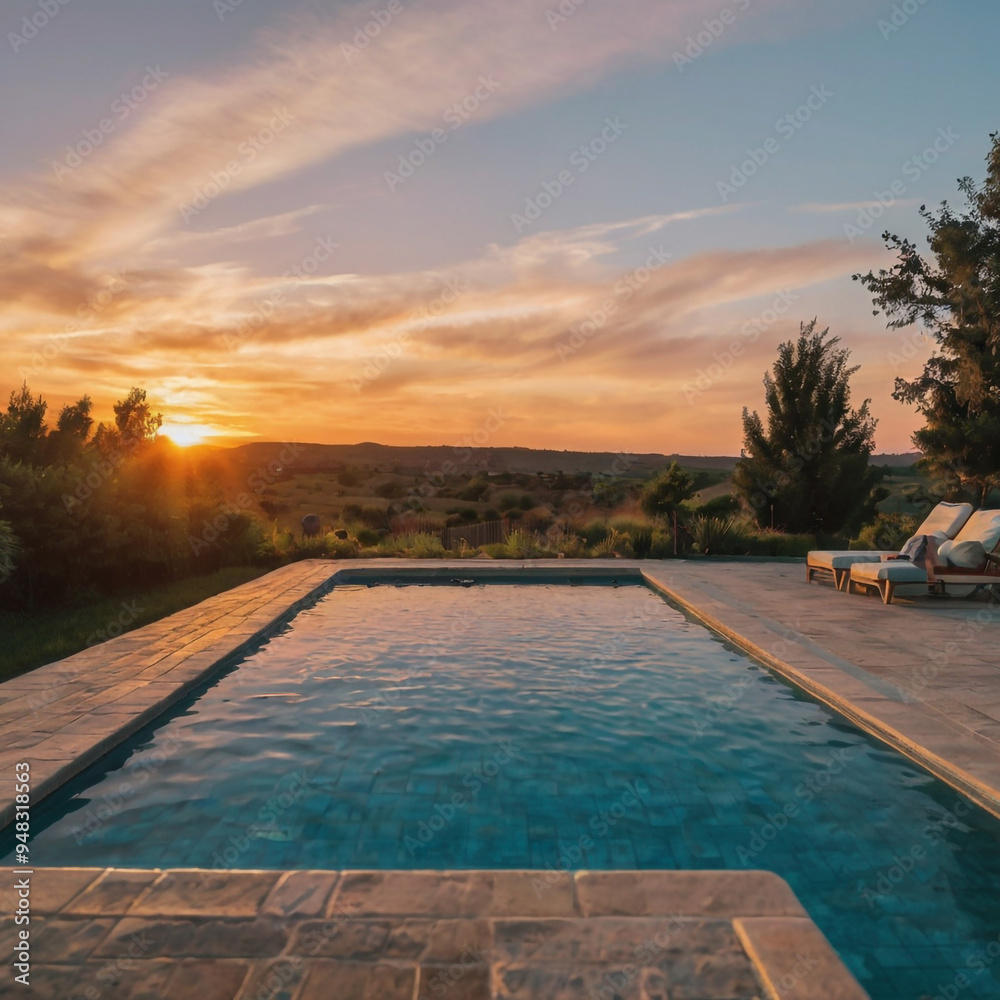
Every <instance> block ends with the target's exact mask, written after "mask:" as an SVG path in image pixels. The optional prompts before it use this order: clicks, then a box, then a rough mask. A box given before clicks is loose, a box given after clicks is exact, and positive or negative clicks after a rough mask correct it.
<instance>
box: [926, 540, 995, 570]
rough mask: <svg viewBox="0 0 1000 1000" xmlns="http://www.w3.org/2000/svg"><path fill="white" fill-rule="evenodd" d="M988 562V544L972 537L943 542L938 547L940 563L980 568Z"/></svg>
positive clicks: (963, 567) (942, 564)
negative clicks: (961, 540) (962, 540)
mask: <svg viewBox="0 0 1000 1000" xmlns="http://www.w3.org/2000/svg"><path fill="white" fill-rule="evenodd" d="M985 562H986V546H984V545H983V543H982V542H978V541H976V539H974V538H970V539H969V540H968V541H967V542H952V541H948V542H943V543H942V544H941V546H940V548H938V565H940V566H958V567H960V568H961V569H979V567H980V566H982V565H983V564H984V563H985Z"/></svg>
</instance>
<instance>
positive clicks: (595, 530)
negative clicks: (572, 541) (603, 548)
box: [577, 518, 611, 545]
mask: <svg viewBox="0 0 1000 1000" xmlns="http://www.w3.org/2000/svg"><path fill="white" fill-rule="evenodd" d="M577 531H578V532H579V533H580V536H581V537H582V538H583V540H584V541H585V542H586V543H587V544H588V545H599V544H600V543H601V542H603V541H604V539H605V538H607V537H608V535H609V534H610V532H611V527H610V525H608V524H607V523H606V522H605V521H602V520H601V519H600V518H595V519H594V520H593V521H588V522H587V523H586V524H584V525H583V526H582V527H580V528H578V529H577Z"/></svg>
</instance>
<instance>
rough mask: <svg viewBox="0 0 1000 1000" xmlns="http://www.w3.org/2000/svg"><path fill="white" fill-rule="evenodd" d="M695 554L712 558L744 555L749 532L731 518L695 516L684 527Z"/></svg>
mask: <svg viewBox="0 0 1000 1000" xmlns="http://www.w3.org/2000/svg"><path fill="white" fill-rule="evenodd" d="M685 527H686V528H687V530H688V532H689V533H690V534H691V544H692V547H693V548H694V550H695V552H701V553H702V554H703V555H712V556H735V555H745V554H746V552H747V549H748V545H749V534H750V533H749V531H747V529H746V528H745V527H744V526H743V525H741V524H739V523H738V522H737V521H736V519H735V518H732V517H704V516H696V517H692V518H690V519H689V520H688V522H687V524H686V525H685Z"/></svg>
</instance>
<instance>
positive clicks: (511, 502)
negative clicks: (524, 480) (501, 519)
mask: <svg viewBox="0 0 1000 1000" xmlns="http://www.w3.org/2000/svg"><path fill="white" fill-rule="evenodd" d="M520 502H521V501H520V498H519V497H518V495H517V494H516V493H504V495H503V496H502V497H500V499H499V500H498V501H497V506H498V507H499V508H500V510H501V511H502V512H504V513H506V512H507V511H509V510H514V509H515V508H516V507H517V506H518V505H519V504H520Z"/></svg>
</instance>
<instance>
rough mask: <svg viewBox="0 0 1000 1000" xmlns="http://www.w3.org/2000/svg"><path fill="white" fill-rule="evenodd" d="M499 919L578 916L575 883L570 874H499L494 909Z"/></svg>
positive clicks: (494, 896)
mask: <svg viewBox="0 0 1000 1000" xmlns="http://www.w3.org/2000/svg"><path fill="white" fill-rule="evenodd" d="M490 912H491V913H492V914H493V915H494V916H497V917H572V916H576V913H577V910H576V901H575V893H574V881H573V876H572V874H570V873H568V872H555V871H553V872H549V871H545V872H537V871H536V872H519V871H511V872H496V873H495V875H494V876H493V906H492V908H491V910H490Z"/></svg>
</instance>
